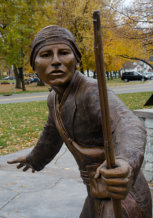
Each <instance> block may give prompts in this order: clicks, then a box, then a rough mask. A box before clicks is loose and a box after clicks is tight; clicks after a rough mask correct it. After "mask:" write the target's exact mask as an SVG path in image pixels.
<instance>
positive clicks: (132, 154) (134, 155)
mask: <svg viewBox="0 0 153 218" xmlns="http://www.w3.org/2000/svg"><path fill="white" fill-rule="evenodd" d="M108 100H109V108H110V117H111V123H112V135H113V143H114V152H115V157H116V158H121V159H124V160H126V161H127V162H128V163H129V164H130V166H131V168H132V174H133V182H134V181H135V179H136V177H137V175H138V173H139V170H140V168H141V165H142V162H143V158H144V151H145V145H146V131H145V129H144V127H143V125H142V123H141V121H140V120H139V119H138V117H136V116H135V115H134V114H133V112H132V111H130V110H129V109H128V108H127V107H126V106H125V105H124V103H123V102H122V101H121V100H120V99H119V98H118V97H117V96H116V95H115V94H114V93H113V92H112V91H111V90H108Z"/></svg>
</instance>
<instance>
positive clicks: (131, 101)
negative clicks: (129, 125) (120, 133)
mask: <svg viewBox="0 0 153 218" xmlns="http://www.w3.org/2000/svg"><path fill="white" fill-rule="evenodd" d="M151 95H152V92H139V93H126V94H119V95H118V97H119V98H120V99H121V100H122V101H123V102H124V103H125V104H126V105H127V106H128V108H129V109H130V110H136V109H142V108H144V104H145V103H146V101H147V100H148V99H149V97H150V96H151ZM145 108H146V107H145ZM147 108H150V107H147Z"/></svg>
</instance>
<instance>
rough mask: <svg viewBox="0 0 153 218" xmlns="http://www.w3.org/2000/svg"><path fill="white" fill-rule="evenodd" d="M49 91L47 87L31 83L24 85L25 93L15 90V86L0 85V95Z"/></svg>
mask: <svg viewBox="0 0 153 218" xmlns="http://www.w3.org/2000/svg"><path fill="white" fill-rule="evenodd" d="M48 89H49V86H48V85H45V86H37V83H31V84H29V85H26V91H24V92H23V91H22V89H15V84H0V95H5V94H13V93H17V94H20V93H31V92H47V91H48Z"/></svg>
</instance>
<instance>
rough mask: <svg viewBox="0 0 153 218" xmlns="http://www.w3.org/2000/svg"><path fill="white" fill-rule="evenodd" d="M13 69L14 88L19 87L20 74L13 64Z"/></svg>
mask: <svg viewBox="0 0 153 218" xmlns="http://www.w3.org/2000/svg"><path fill="white" fill-rule="evenodd" d="M13 70H14V75H15V78H16V85H15V88H16V89H21V78H20V74H19V72H18V69H17V67H16V66H13Z"/></svg>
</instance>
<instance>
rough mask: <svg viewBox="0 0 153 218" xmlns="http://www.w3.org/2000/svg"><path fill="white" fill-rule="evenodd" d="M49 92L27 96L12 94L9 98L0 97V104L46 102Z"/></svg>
mask: <svg viewBox="0 0 153 218" xmlns="http://www.w3.org/2000/svg"><path fill="white" fill-rule="evenodd" d="M48 94H49V92H37V93H30V94H29V93H27V94H13V95H10V96H3V95H0V104H7V103H17V102H29V101H42V100H46V99H47V96H48Z"/></svg>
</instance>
